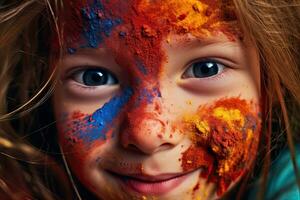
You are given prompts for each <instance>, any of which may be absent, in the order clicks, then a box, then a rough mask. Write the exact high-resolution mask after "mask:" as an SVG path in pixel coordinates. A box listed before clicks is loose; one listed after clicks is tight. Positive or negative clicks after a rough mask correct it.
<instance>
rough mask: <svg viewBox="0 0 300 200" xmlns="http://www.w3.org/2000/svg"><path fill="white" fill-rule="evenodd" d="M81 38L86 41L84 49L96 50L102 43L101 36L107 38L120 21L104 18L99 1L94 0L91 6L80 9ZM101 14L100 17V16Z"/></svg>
mask: <svg viewBox="0 0 300 200" xmlns="http://www.w3.org/2000/svg"><path fill="white" fill-rule="evenodd" d="M81 12H82V17H83V23H84V24H83V25H84V27H85V28H84V30H83V36H84V39H85V40H86V41H87V43H88V44H87V45H85V46H82V47H83V48H84V47H91V48H97V47H98V45H99V44H100V43H101V42H102V41H103V36H106V37H109V36H110V34H111V31H112V29H113V28H114V27H115V26H117V25H119V24H120V23H121V22H122V20H121V19H109V18H105V16H104V13H105V12H104V8H103V5H102V4H101V2H100V1H99V0H95V1H94V3H93V4H92V5H90V6H89V7H86V8H82V10H81ZM100 14H101V16H100Z"/></svg>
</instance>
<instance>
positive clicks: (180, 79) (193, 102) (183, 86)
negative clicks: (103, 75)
mask: <svg viewBox="0 0 300 200" xmlns="http://www.w3.org/2000/svg"><path fill="white" fill-rule="evenodd" d="M170 2H171V1H170ZM141 5H144V4H141ZM152 6H154V7H155V5H152ZM141 7H142V10H147V9H146V8H148V7H149V6H148V7H143V6H141ZM178 9H179V8H178ZM156 10H157V9H156ZM150 11H151V10H150ZM150 11H147V12H149V13H150V15H155V13H152V12H150ZM160 12H161V11H160ZM158 14H161V15H163V14H162V13H158ZM127 26H128V24H126V23H125V24H124V25H120V26H119V27H118V28H116V30H117V31H120V30H124V29H125V30H126V28H127ZM175 26H176V25H172V27H173V28H174V29H176V27H175ZM187 27H190V26H189V25H187ZM225 27H226V26H225ZM223 28H224V27H223ZM201 30H202V31H201V33H200V32H197V33H194V31H193V30H192V29H191V30H190V31H189V32H185V33H178V32H176V31H171V32H169V33H168V34H166V35H163V37H162V38H160V40H159V41H160V42H159V45H157V46H155V45H154V46H152V47H151V48H153V49H151V51H152V50H153V51H154V52H155V51H161V52H162V57H160V58H159V59H160V63H159V65H158V66H156V67H155V66H150V67H149V66H146V69H154V67H155V70H153V71H156V73H155V74H151V73H150V75H151V76H150V75H149V76H148V75H143V74H142V73H141V72H140V71H135V70H134V69H136V68H130V67H129V66H130V65H134V66H135V67H136V64H135V63H134V62H133V61H136V60H135V59H137V60H142V61H145V60H143V58H142V57H139V56H136V55H133V52H131V51H130V49H129V50H128V51H127V52H128V53H124V52H122V50H120V49H125V48H126V45H125V46H124V42H123V41H122V39H120V38H119V39H116V37H114V33H112V36H111V37H107V38H106V39H105V40H104V43H102V44H101V45H99V46H97V47H85V48H80V46H82V44H81V43H80V42H78V41H76V42H74V39H73V38H74V37H70V38H71V39H69V40H67V43H68V45H69V46H72V48H76V53H72V54H69V53H66V54H65V55H64V56H63V58H62V59H61V60H60V61H59V62H58V65H59V68H60V81H59V83H58V84H57V87H56V89H55V92H54V97H53V104H54V111H55V116H56V118H57V120H58V123H57V127H58V136H59V143H60V145H61V146H62V148H63V151H64V153H65V156H66V158H67V161H68V164H69V166H70V168H71V169H72V172H73V173H74V174H75V175H76V176H77V177H78V178H79V180H80V181H81V182H82V183H83V184H84V185H85V186H86V188H87V189H89V190H90V191H92V192H93V193H94V194H95V195H96V196H98V197H99V198H102V199H215V198H216V197H217V196H218V197H221V196H222V195H224V194H225V193H226V192H228V191H229V190H230V188H231V187H233V186H234V185H235V184H236V183H237V181H238V180H239V179H241V178H242V177H243V175H244V174H245V173H246V171H247V170H248V168H250V165H251V163H252V162H253V160H254V158H255V153H256V144H257V142H258V138H259V128H258V129H257V130H255V134H254V136H253V137H251V138H250V139H249V140H248V142H245V145H244V146H245V147H244V149H242V150H243V151H245V152H247V153H249V150H248V149H250V148H251V147H253V149H254V150H253V151H251V152H250V153H249V155H250V156H249V157H246V158H244V160H245V161H243V163H244V164H245V165H243V167H242V172H241V173H239V174H237V176H236V177H234V178H232V180H230V181H229V183H228V186H227V187H225V188H223V189H222V188H221V185H220V182H221V181H214V180H215V179H217V180H222V178H223V177H225V175H228V174H226V173H224V174H225V175H224V176H223V175H222V173H221V169H223V168H222V167H219V166H218V165H215V164H214V166H213V172H212V173H211V174H210V175H209V176H205V173H204V171H205V169H206V168H204V167H206V166H205V165H204V164H203V163H202V161H200V162H198V163H196V164H195V165H193V167H184V164H183V162H184V160H185V157H184V155H185V153H186V152H187V151H188V150H189V149H190V148H191V147H195V148H194V149H195V150H193V152H192V154H194V155H197V154H195V153H196V152H200V154H201V155H202V154H205V155H209V152H208V151H207V149H209V148H211V149H213V146H212V145H211V144H208V145H204V144H200V145H199V144H196V143H197V141H200V140H201V136H199V132H198V134H197V131H195V130H194V129H191V128H190V127H191V126H194V125H195V124H196V122H195V120H192V119H195V117H198V118H199V117H203V118H204V116H203V112H204V111H206V110H205V109H203V107H208V108H210V107H213V106H214V105H215V104H217V103H218V102H220V101H222V100H223V99H231V98H236V99H240V100H243V101H245V102H247V106H248V107H247V108H249V109H248V110H247V113H251V115H253V116H256V117H257V115H258V113H259V111H260V109H259V101H260V69H259V60H258V55H257V52H256V50H255V48H254V47H253V46H252V44H251V43H250V42H249V40H248V39H247V37H246V36H245V37H244V40H243V41H241V40H240V39H239V38H238V37H239V35H236V34H235V33H234V34H231V35H230V36H229V35H228V34H227V32H226V31H222V30H223V29H221V27H217V28H214V29H205V30H204V29H201ZM148 33H149V32H148ZM150 33H151V32H150ZM233 36H234V39H232V37H233ZM111 38H112V39H111ZM145 40H146V39H145ZM70 41H72V42H70ZM135 48H136V49H139V50H140V51H143V50H145V49H144V48H143V46H142V45H136V46H135ZM133 57H134V58H135V59H132V58H133ZM207 59H210V60H214V63H218V64H219V67H221V68H222V69H224V70H221V72H219V73H217V74H215V75H213V76H210V77H205V78H195V77H193V76H191V70H190V69H191V67H192V65H193V64H194V63H197V62H200V61H201V62H203V61H204V60H207ZM122 61H123V62H122ZM126 61H127V62H129V64H128V63H126ZM147 67H149V68H147ZM151 67H152V68H151ZM95 68H96V69H103V68H104V69H106V70H107V71H108V72H109V73H110V74H113V75H114V76H115V78H116V79H117V80H118V82H117V83H115V84H104V85H97V86H88V85H86V84H85V83H84V82H83V81H82V79H81V75H82V74H83V73H84V72H86V70H88V69H95ZM124 74H126V76H124ZM149 77H150V78H149ZM136 78H139V81H136ZM128 87H130V88H132V93H130V95H129V98H128V101H126V102H125V104H124V106H122V107H121V108H120V109H118V115H116V116H115V117H114V118H113V119H112V120H110V121H109V123H107V125H105V126H106V127H108V128H106V129H101V128H99V127H96V128H95V127H92V128H89V127H90V126H95V124H94V122H95V121H97V120H99V119H98V118H99V117H98V118H97V116H100V117H101V116H102V115H96V114H99V110H101V109H103V108H105V105H107V103H109V102H111V101H112V100H113V99H114V98H115V99H116V98H117V99H118V98H119V99H122V98H123V97H124V96H126V94H124V91H126V88H128ZM143 88H146V89H149V90H150V89H153V88H155V89H156V90H155V92H152V93H149V95H150V96H151V98H150V99H151V100H149V99H146V100H145V98H146V97H145V95H143V94H142V92H141V91H142V90H141V89H143ZM151 91H152V90H151ZM153 91H154V90H153ZM149 95H148V96H149ZM147 98H148V97H147ZM139 99H142V100H139ZM137 102H139V103H138V104H137ZM115 107H117V106H115ZM243 108H244V107H243ZM103 116H104V115H103ZM103 116H102V118H104V117H103ZM259 123H260V122H259V120H257V121H256V125H257V126H259ZM209 126H210V125H209ZM236 126H237V125H234V127H233V130H234V131H236V132H238V133H239V130H240V129H238V128H237V127H236ZM97 131H98V132H97ZM95 132H96V133H98V135H97V134H95ZM94 134H95V135H96V136H97V137H96V138H91V137H90V136H91V135H94ZM98 136H99V137H98ZM100 136H101V137H100ZM202 139H203V138H202ZM201 141H202V140H201ZM241 141H242V140H241ZM235 147H237V144H236V143H234V145H233V147H232V148H235ZM204 148H205V150H203V149H204ZM217 155H218V154H217V153H216V152H215V154H213V155H212V159H215V161H216V162H217V163H219V164H220V163H222V162H223V161H224V162H226V159H227V157H226V156H225V158H222V157H218V156H217ZM222 159H223V160H222ZM187 162H188V163H189V162H190V161H187ZM220 165H221V164H220ZM232 169H235V168H233V167H232ZM109 171H113V172H114V173H118V174H126V175H130V174H139V175H147V176H151V177H153V176H158V175H162V174H173V173H179V174H185V173H187V175H186V177H187V178H186V179H184V180H183V181H182V182H180V184H179V185H178V186H176V187H174V188H173V189H172V190H170V191H168V192H167V193H164V194H151V195H150V194H143V193H141V192H137V191H134V190H132V189H130V188H126V187H123V185H122V183H121V181H120V180H119V179H118V178H116V177H115V176H114V175H112V174H111V173H110V172H109ZM213 177H215V178H213ZM220 188H221V189H220Z"/></svg>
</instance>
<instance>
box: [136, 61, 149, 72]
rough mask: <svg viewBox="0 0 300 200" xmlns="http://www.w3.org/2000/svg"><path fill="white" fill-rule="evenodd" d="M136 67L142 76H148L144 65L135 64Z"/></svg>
mask: <svg viewBox="0 0 300 200" xmlns="http://www.w3.org/2000/svg"><path fill="white" fill-rule="evenodd" d="M136 66H137V68H138V69H139V71H140V72H142V73H143V74H144V75H147V74H148V72H147V69H146V67H145V65H144V64H143V63H141V62H137V63H136Z"/></svg>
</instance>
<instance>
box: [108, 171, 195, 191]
mask: <svg viewBox="0 0 300 200" xmlns="http://www.w3.org/2000/svg"><path fill="white" fill-rule="evenodd" d="M193 172H194V171H191V172H186V173H171V174H161V175H158V176H151V175H142V174H129V175H123V174H118V173H115V172H111V171H109V172H108V173H110V174H111V175H112V176H114V177H115V178H116V179H118V180H119V181H120V182H121V185H122V187H123V188H124V189H125V191H128V190H130V191H134V192H137V193H139V194H143V195H164V194H167V193H168V192H170V191H171V190H173V189H175V188H177V187H178V186H179V185H180V184H181V183H182V182H183V181H184V180H186V179H187V178H188V177H189V176H190V175H191V174H192V173H193Z"/></svg>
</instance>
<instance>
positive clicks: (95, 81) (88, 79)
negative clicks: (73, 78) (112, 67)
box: [83, 70, 108, 86]
mask: <svg viewBox="0 0 300 200" xmlns="http://www.w3.org/2000/svg"><path fill="white" fill-rule="evenodd" d="M107 80H108V77H107V74H106V73H105V72H101V71H100V70H87V71H86V72H84V74H83V83H84V84H85V85H88V86H97V85H104V84H106V83H107Z"/></svg>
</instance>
